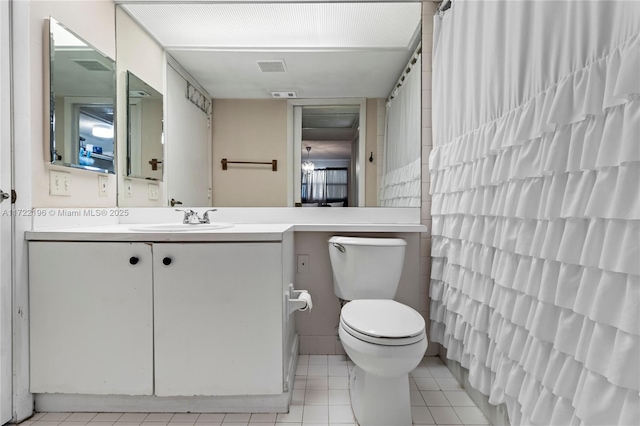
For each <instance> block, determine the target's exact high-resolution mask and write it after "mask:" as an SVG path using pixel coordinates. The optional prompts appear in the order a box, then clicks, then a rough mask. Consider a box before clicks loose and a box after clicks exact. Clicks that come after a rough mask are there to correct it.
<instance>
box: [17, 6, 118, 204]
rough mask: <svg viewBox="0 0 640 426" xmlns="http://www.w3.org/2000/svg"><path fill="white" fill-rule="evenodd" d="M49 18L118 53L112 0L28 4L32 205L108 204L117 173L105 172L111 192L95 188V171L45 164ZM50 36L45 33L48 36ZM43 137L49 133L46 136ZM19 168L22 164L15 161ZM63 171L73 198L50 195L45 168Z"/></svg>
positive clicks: (113, 195)
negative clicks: (107, 173)
mask: <svg viewBox="0 0 640 426" xmlns="http://www.w3.org/2000/svg"><path fill="white" fill-rule="evenodd" d="M50 16H51V17H53V18H55V19H56V20H58V21H59V22H60V23H62V24H63V25H65V26H66V27H68V28H69V29H70V30H71V31H73V32H75V33H76V34H78V35H79V36H80V37H82V38H83V39H85V40H86V41H87V42H89V43H90V44H92V45H93V46H94V47H95V48H97V49H98V50H100V51H101V52H103V53H104V54H106V55H107V56H109V57H110V58H112V59H113V58H115V57H116V43H115V5H114V3H113V1H111V0H95V1H91V2H79V1H56V0H49V1H32V2H31V3H30V16H29V19H30V36H29V37H30V52H29V56H30V58H29V59H30V69H31V74H30V76H29V79H30V86H31V99H30V101H31V102H30V103H31V119H30V120H31V174H32V197H33V198H32V205H33V207H111V206H115V205H116V177H115V175H108V185H109V193H108V195H107V196H106V197H102V196H100V195H99V192H98V176H99V175H100V174H99V173H95V172H89V171H86V170H80V169H73V168H69V167H61V166H52V165H51V164H50V163H49V145H48V143H49V137H48V132H49V125H48V118H47V117H45V100H48V92H49V87H48V86H47V87H45V84H44V81H45V75H44V70H45V66H44V65H45V63H44V58H45V57H46V56H47V55H48V53H47V55H45V53H46V52H45V51H46V49H48V47H47V46H46V45H45V42H44V41H45V29H44V28H45V26H44V20H45V19H47V18H49V17H50ZM46 39H48V36H47V38H46ZM45 135H47V136H45ZM18 167H20V165H18ZM50 170H62V171H65V172H68V173H70V174H71V182H70V186H71V188H70V192H71V196H64V197H63V196H51V195H49V171H50Z"/></svg>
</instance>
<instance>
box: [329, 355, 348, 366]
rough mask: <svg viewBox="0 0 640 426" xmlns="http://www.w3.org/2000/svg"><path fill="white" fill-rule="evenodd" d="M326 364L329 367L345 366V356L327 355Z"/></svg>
mask: <svg viewBox="0 0 640 426" xmlns="http://www.w3.org/2000/svg"><path fill="white" fill-rule="evenodd" d="M327 362H328V363H329V365H332V364H344V365H346V364H347V356H346V355H329V356H328V357H327Z"/></svg>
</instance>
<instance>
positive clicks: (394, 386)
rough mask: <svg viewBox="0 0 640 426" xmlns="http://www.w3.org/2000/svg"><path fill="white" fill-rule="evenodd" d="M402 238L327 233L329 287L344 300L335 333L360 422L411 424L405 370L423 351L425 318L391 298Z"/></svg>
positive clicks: (398, 271) (400, 265)
mask: <svg viewBox="0 0 640 426" xmlns="http://www.w3.org/2000/svg"><path fill="white" fill-rule="evenodd" d="M406 245H407V243H406V242H405V241H404V240H402V239H399V238H354V237H332V238H331V239H330V240H329V254H330V258H331V267H332V270H333V282H334V292H335V294H336V296H338V297H339V298H340V299H342V300H343V301H345V302H347V303H346V304H345V305H344V306H343V308H342V310H341V312H340V325H339V327H338V335H339V337H340V342H341V343H342V346H343V347H344V350H345V352H346V353H347V355H348V356H349V358H351V360H352V361H353V363H354V364H355V366H354V368H353V369H352V370H351V371H350V374H349V392H350V394H351V406H352V408H353V413H354V414H355V417H356V420H357V421H358V423H359V424H360V425H361V426H373V425H376V426H405V425H406V426H410V425H411V398H410V393H409V373H410V372H411V371H412V370H413V369H414V368H416V367H417V366H418V364H419V363H420V361H421V360H422V357H423V356H424V353H425V351H426V350H427V336H426V331H425V321H424V318H423V317H422V315H420V314H419V313H418V312H417V311H415V310H414V309H413V308H411V307H409V306H406V305H403V304H402V303H398V302H396V301H394V300H392V299H393V298H394V297H395V294H396V291H397V289H398V284H399V282H400V276H401V275H402V269H403V265H404V254H405V247H406Z"/></svg>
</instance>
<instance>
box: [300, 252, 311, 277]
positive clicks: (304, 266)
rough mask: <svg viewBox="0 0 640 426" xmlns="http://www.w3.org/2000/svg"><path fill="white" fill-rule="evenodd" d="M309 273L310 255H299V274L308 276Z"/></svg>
mask: <svg viewBox="0 0 640 426" xmlns="http://www.w3.org/2000/svg"><path fill="white" fill-rule="evenodd" d="M308 273H309V255H308V254H299V255H298V274H308Z"/></svg>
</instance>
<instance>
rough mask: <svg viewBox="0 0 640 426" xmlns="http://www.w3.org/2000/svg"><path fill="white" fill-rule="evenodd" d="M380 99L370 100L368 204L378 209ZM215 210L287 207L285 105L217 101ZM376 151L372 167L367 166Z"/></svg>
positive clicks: (230, 100) (367, 175)
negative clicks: (273, 164) (229, 162)
mask: <svg viewBox="0 0 640 426" xmlns="http://www.w3.org/2000/svg"><path fill="white" fill-rule="evenodd" d="M378 104H380V102H379V100H378V99H367V128H366V152H365V158H366V161H365V174H366V178H365V179H366V182H365V203H366V206H375V205H377V187H378V183H377V160H375V159H376V158H377V138H378V112H377V108H378ZM212 134H213V186H212V187H213V205H214V206H217V207H286V205H287V174H286V173H287V159H288V152H287V101H286V100H278V99H276V100H271V99H214V101H213V126H212ZM371 152H373V157H374V162H372V163H370V162H369V155H370V154H371ZM223 158H226V159H228V160H236V161H271V160H274V159H275V160H278V171H277V172H272V171H270V168H269V166H242V165H230V166H229V168H228V170H226V171H223V170H222V167H221V164H220V161H221V160H222V159H223Z"/></svg>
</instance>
